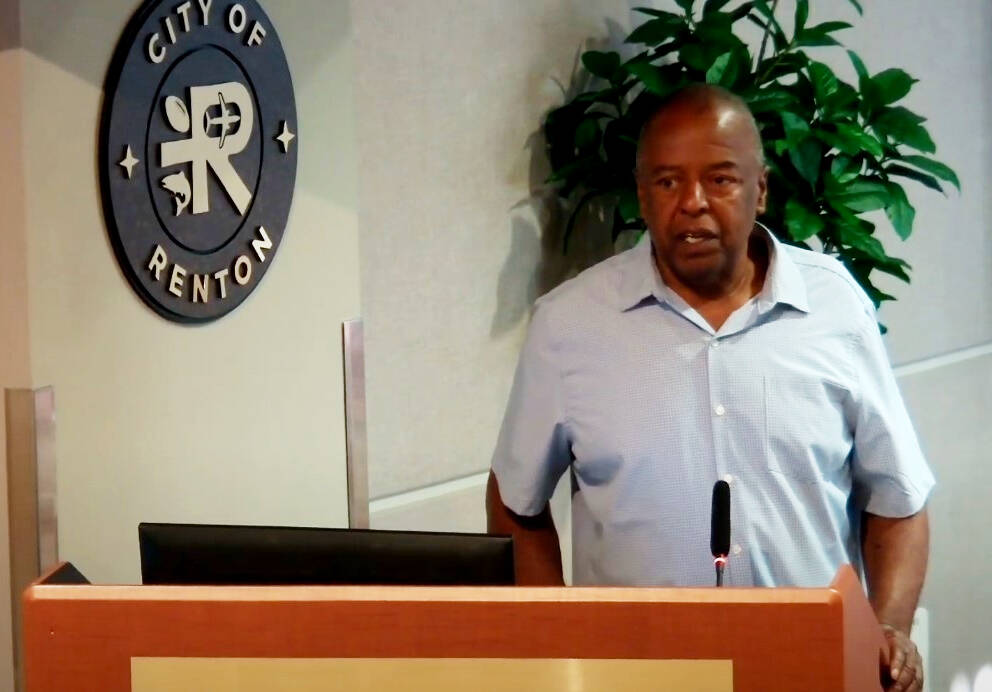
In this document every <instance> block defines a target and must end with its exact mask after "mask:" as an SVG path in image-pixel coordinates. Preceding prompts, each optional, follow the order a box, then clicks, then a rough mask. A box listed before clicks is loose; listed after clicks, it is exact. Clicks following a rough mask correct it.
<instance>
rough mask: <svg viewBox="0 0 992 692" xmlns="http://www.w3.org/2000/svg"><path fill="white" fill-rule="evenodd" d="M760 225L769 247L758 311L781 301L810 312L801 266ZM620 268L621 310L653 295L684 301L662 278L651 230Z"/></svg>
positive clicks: (767, 309) (758, 297)
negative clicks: (653, 252)
mask: <svg viewBox="0 0 992 692" xmlns="http://www.w3.org/2000/svg"><path fill="white" fill-rule="evenodd" d="M758 228H759V229H760V230H761V231H763V232H764V234H765V238H766V239H767V240H768V249H769V262H768V275H767V276H766V277H765V285H764V286H763V287H762V289H761V292H760V293H758V295H757V296H755V302H756V303H757V305H758V311H759V312H761V313H764V312H767V311H769V310H771V309H772V308H773V307H775V305H777V304H778V303H784V304H786V305H791V306H792V307H794V308H796V309H797V310H800V311H802V312H809V300H808V296H807V294H806V282H805V281H804V280H803V277H802V274H801V273H800V272H799V268H798V267H797V266H796V264H795V262H793V261H792V258H791V257H789V253H788V251H787V250H786V248H785V246H784V245H783V244H782V243H781V241H779V240H778V239H777V238H776V237H775V234H773V233H772V232H771V231H769V230H768V228H767V227H766V226H764V225H763V224H760V223H759V224H758ZM620 272H621V273H620V287H619V293H618V307H619V308H620V310H622V311H626V310H629V309H631V308H633V307H635V306H637V305H639V304H640V303H641V302H642V301H644V300H646V299H647V298H650V297H652V296H653V297H654V298H655V299H656V300H657V301H658V302H659V303H672V302H673V301H674V302H675V303H676V305H678V304H681V303H682V302H683V301H682V300H681V299H679V298H678V295H677V294H674V292H673V291H672V290H671V289H670V288H669V287H668V286H666V285H665V282H664V281H662V278H661V274H660V273H659V272H658V268H657V266H655V263H654V257H653V255H652V253H651V237H650V234H649V233H644V235H643V236H642V237H641V239H640V241H638V243H637V245H635V246H634V247H633V248H632V249H631V250H630V253H629V255H628V260H627V261H626V262H624V263H623V264H622V265H621V267H620Z"/></svg>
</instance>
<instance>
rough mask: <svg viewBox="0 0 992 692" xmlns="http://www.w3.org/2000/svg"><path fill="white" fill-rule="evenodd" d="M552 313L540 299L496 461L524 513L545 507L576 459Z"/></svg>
mask: <svg viewBox="0 0 992 692" xmlns="http://www.w3.org/2000/svg"><path fill="white" fill-rule="evenodd" d="M548 313H549V309H548V308H547V306H545V305H542V304H539V306H538V309H537V311H536V312H535V314H534V318H533V320H532V321H531V325H530V330H529V332H528V334H527V339H526V341H525V342H524V347H523V350H522V351H521V354H520V360H519V362H518V363H517V371H516V374H515V375H514V378H513V388H512V390H511V392H510V400H509V402H508V403H507V406H506V413H505V415H504V417H503V425H502V427H501V429H500V433H499V439H498V440H497V442H496V451H495V453H494V454H493V461H492V469H493V472H494V473H495V474H496V480H497V481H498V483H499V492H500V496H501V497H502V499H503V504H505V505H506V506H507V507H508V508H509V509H510V510H512V511H513V512H515V513H517V514H521V515H525V516H533V515H535V514H538V513H540V512H541V511H542V510H543V509H544V507H545V506H546V505H547V502H548V500H549V499H550V498H551V494H552V493H553V492H554V489H555V485H556V484H557V483H558V479H559V478H560V477H561V475H562V473H564V472H565V470H566V469H567V468H568V466H569V464H570V463H571V460H572V455H571V445H570V442H569V440H568V435H567V425H566V420H565V413H564V401H563V396H562V387H561V374H560V362H559V359H558V353H557V349H556V348H555V344H554V342H555V334H554V330H553V329H552V327H551V324H550V319H549V314H548Z"/></svg>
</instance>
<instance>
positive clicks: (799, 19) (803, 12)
mask: <svg viewBox="0 0 992 692" xmlns="http://www.w3.org/2000/svg"><path fill="white" fill-rule="evenodd" d="M807 19H809V0H796V29H795V34H797V35H798V34H801V33H802V31H803V28H804V27H805V26H806V20H807Z"/></svg>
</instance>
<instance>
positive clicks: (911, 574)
mask: <svg viewBox="0 0 992 692" xmlns="http://www.w3.org/2000/svg"><path fill="white" fill-rule="evenodd" d="M929 552H930V524H929V520H928V518H927V510H926V507H924V508H923V509H922V510H920V511H919V512H917V513H916V514H913V515H911V516H908V517H903V518H897V519H890V518H888V517H880V516H877V515H874V514H869V513H867V512H866V513H865V514H864V531H863V537H862V554H863V556H864V564H865V577H866V578H867V580H868V598H869V601H870V602H871V606H872V609H873V610H874V611H875V616H876V617H877V618H878V621H879V622H880V623H881V624H882V629H883V631H884V632H885V638H886V640H887V641H888V644H889V650H888V652H887V653H888V657H887V660H885V661H884V663H885V665H888V666H889V669H890V671H889V675H890V676H891V677H892V680H893V681H894V683H893V684H892V685H891V686H890V687H889V688H888V689H889V690H919V689H921V688H922V685H923V667H922V661H921V660H920V656H919V653H918V652H917V650H916V646H915V645H914V644H913V643H912V642H911V641H910V639H909V630H910V628H911V627H912V625H913V613H914V612H915V611H916V605H917V603H918V602H919V600H920V591H921V590H922V589H923V579H924V577H925V576H926V571H927V558H928V556H929Z"/></svg>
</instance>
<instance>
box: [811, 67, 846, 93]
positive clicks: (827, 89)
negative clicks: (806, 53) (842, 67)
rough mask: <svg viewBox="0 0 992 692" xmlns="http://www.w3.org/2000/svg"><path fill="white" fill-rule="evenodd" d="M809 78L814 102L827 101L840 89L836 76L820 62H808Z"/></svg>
mask: <svg viewBox="0 0 992 692" xmlns="http://www.w3.org/2000/svg"><path fill="white" fill-rule="evenodd" d="M809 77H810V81H811V82H812V83H813V92H814V93H815V94H816V100H817V101H820V102H827V101H829V99H830V97H831V96H833V95H834V94H835V93H836V92H837V89H838V88H839V87H840V81H839V80H838V79H837V77H836V75H834V73H833V71H832V70H831V69H830V68H829V67H827V66H826V65H824V64H823V63H822V62H816V61H814V60H811V61H810V63H809Z"/></svg>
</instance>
